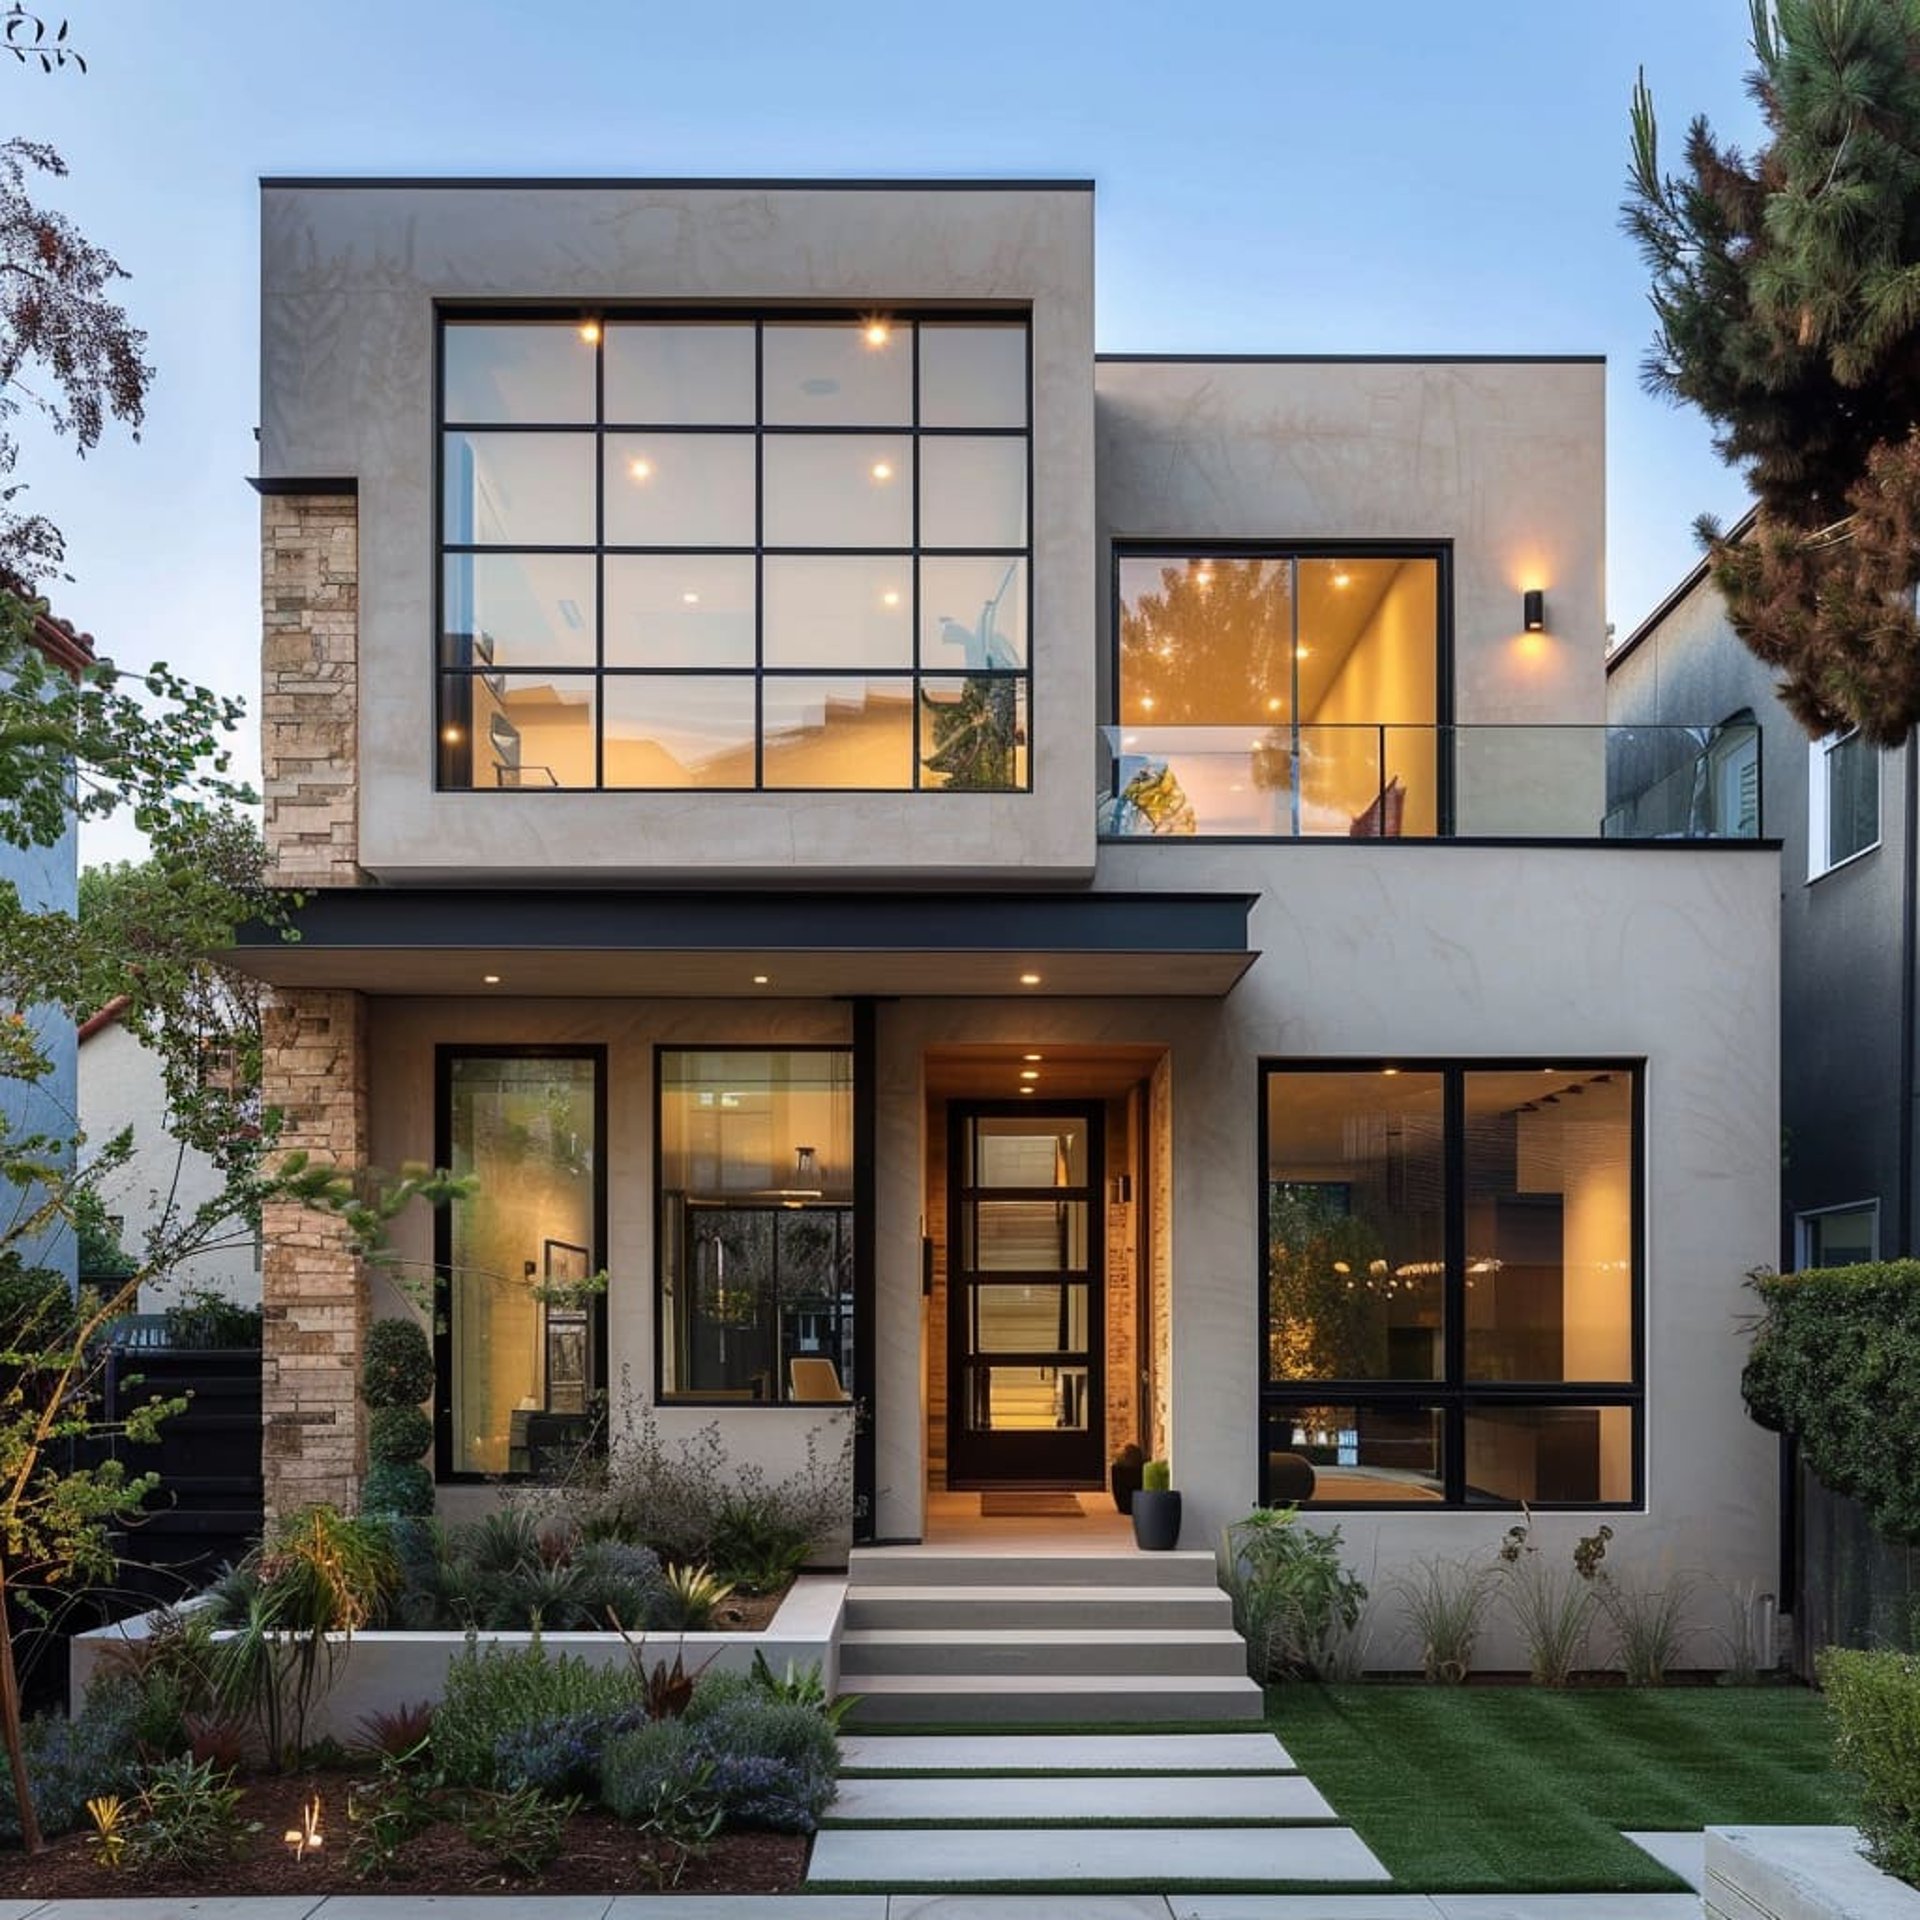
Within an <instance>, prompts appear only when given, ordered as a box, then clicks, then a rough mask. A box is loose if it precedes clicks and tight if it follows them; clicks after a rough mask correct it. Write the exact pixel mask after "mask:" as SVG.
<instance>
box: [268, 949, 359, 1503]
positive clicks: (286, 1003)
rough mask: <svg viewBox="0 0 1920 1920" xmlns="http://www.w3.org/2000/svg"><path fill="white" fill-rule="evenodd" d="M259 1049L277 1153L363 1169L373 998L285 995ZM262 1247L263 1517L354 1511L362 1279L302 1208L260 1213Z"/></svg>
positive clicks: (342, 1247)
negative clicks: (274, 1114) (316, 1506)
mask: <svg viewBox="0 0 1920 1920" xmlns="http://www.w3.org/2000/svg"><path fill="white" fill-rule="evenodd" d="M262 1038H263V1042H264V1046H263V1054H264V1070H263V1091H264V1094H265V1097H266V1102H267V1104H268V1106H270V1107H278V1108H279V1109H280V1110H281V1112H282V1114H283V1115H284V1124H283V1127H282V1130H281V1135H280V1144H281V1146H282V1147H283V1148H295V1147H302V1148H305V1149H306V1151H307V1152H309V1153H310V1154H312V1155H313V1157H314V1158H315V1159H316V1160H326V1161H331V1162H333V1163H334V1164H336V1165H338V1166H343V1167H361V1166H364V1165H365V1164H366V1158H367V1009H366V999H365V996H364V995H362V994H358V993H341V992H335V991H331V990H328V989H322V988H316V987H290V988H277V989H275V990H274V992H273V994H272V996H271V998H270V999H269V1001H268V1004H267V1007H266V1010H265V1014H264V1020H263V1034H262ZM261 1240H262V1249H263V1250H262V1261H261V1267H262V1271H261V1299H262V1303H263V1305H264V1307H265V1310H266V1311H265V1324H264V1327H263V1329H262V1346H263V1349H264V1351H263V1353H262V1356H261V1364H262V1379H261V1393H262V1400H263V1413H264V1418H265V1424H266V1436H265V1448H264V1455H265V1458H264V1463H263V1464H264V1471H265V1474H266V1483H267V1486H266V1502H267V1512H268V1514H269V1515H273V1514H278V1513H288V1512H291V1511H293V1510H294V1509H295V1508H298V1507H303V1506H307V1505H309V1504H311V1503H312V1502H314V1501H317V1500H326V1501H331V1502H333V1503H334V1504H335V1505H338V1506H342V1507H347V1508H349V1509H351V1507H352V1506H353V1504H354V1502H355V1498H356V1496H357V1494H358V1492H359V1486H360V1472H361V1468H362V1465H363V1463H364V1458H365V1445H364V1441H363V1437H362V1433H361V1408H360V1401H359V1397H358V1396H359V1385H360V1352H361V1347H362V1345H363V1343H364V1339H365V1335H366V1325H367V1283H366V1275H365V1273H364V1272H363V1271H362V1268H361V1263H360V1262H359V1260H357V1259H356V1258H355V1257H354V1255H353V1254H352V1252H351V1251H350V1250H349V1248H348V1246H347V1242H346V1236H345V1233H344V1232H343V1230H342V1229H341V1227H340V1225H339V1224H338V1222H336V1221H334V1220H333V1219H331V1218H329V1217H328V1216H327V1215H325V1214H322V1213H316V1212H314V1211H313V1210H312V1209H311V1208H308V1207H303V1206H301V1205H299V1204H298V1203H296V1202H288V1201H281V1202H276V1203H274V1204H271V1205H269V1206H267V1207H266V1208H265V1209H263V1212H262V1218H261Z"/></svg>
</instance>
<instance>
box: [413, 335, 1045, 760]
mask: <svg viewBox="0 0 1920 1920" xmlns="http://www.w3.org/2000/svg"><path fill="white" fill-rule="evenodd" d="M876 314H879V315H881V316H882V317H884V319H885V321H886V324H887V325H888V326H890V327H900V326H904V327H911V328H912V329H913V358H912V366H911V370H910V375H909V380H910V386H911V390H912V419H911V422H910V423H909V424H907V425H904V426H887V427H874V426H832V425H824V424H819V423H808V424H802V425H782V424H769V423H768V422H767V420H766V419H765V413H766V393H765V381H764V374H763V368H764V358H765V355H764V338H765V330H766V328H767V327H768V326H770V325H775V326H777V325H781V324H793V323H801V324H805V323H808V322H813V323H819V324H844V323H851V324H859V323H862V322H871V321H872V320H873V319H874V317H875V316H876ZM672 321H706V322H724V323H730V324H734V325H740V326H751V327H752V328H753V330H754V421H753V423H752V424H751V425H713V424H704V425H702V424H687V423H660V422H648V421H627V420H618V421H610V420H609V419H608V418H607V415H606V405H605V396H606V373H605V360H606V328H607V327H608V326H617V325H620V324H623V323H641V324H645V323H648V322H672ZM922 321H925V322H928V323H931V324H934V325H954V326H963V325H967V324H975V325H982V326H1003V327H1004V326H1011V325H1016V324H1017V325H1018V327H1019V329H1020V333H1021V336H1022V339H1023V342H1024V344H1025V350H1026V352H1025V358H1026V424H1025V425H1024V426H1022V427H936V426H927V425H923V424H922V422H921V418H920V412H921V399H920V338H921V335H920V323H921V322H922ZM489 322H491V323H493V324H496V325H497V324H511V323H515V322H524V323H547V324H555V325H559V324H565V325H571V326H573V327H575V328H585V327H588V326H591V327H595V328H598V329H599V333H598V336H597V337H596V338H595V339H594V340H593V341H592V343H591V345H592V351H593V355H594V417H593V420H592V422H591V423H590V424H589V423H586V422H582V421H567V422H545V423H542V422H533V421H517V422H512V423H506V424H496V423H489V422H484V421H473V420H450V419H449V418H448V417H447V411H446V337H447V330H448V328H449V326H450V325H451V326H458V325H460V324H463V323H466V324H476V323H477V324H485V323H489ZM583 344H584V343H583ZM457 432H473V433H482V432H485V433H503V434H506V433H554V432H567V433H575V434H580V435H582V436H583V437H585V436H589V435H590V436H591V438H592V441H593V446H594V453H595V465H594V483H593V484H594V538H593V542H592V544H591V545H588V546H578V545H561V546H548V545H539V544H529V545H522V546H484V545H481V544H479V543H476V542H470V541H449V540H448V539H447V538H446V494H445V488H446V446H447V439H448V436H449V434H452V433H457ZM625 433H660V434H685V435H703V436H704V435H713V434H722V435H734V436H740V435H745V436H750V437H751V438H752V441H753V446H754V542H753V544H752V545H751V546H747V547H738V546H728V547H710V546H664V547H646V546H609V545H608V544H607V540H606V500H605V489H606V461H605V442H606V439H607V437H608V436H609V435H610V434H625ZM876 434H887V435H892V436H896V437H902V438H905V439H907V440H909V441H910V442H911V443H912V447H913V454H912V465H913V501H912V523H911V544H910V545H909V546H908V547H907V548H905V549H899V548H891V547H889V548H859V547H795V546H769V545H768V544H767V542H766V539H765V530H766V529H765V520H766V473H765V458H764V449H765V446H766V443H767V441H768V440H770V439H778V438H784V437H799V438H808V437H812V438H826V437H833V436H851V437H855V438H860V437H871V436H873V435H876ZM934 439H1018V440H1021V441H1022V442H1023V443H1024V445H1025V448H1026V509H1027V510H1026V541H1025V544H1024V545H1023V546H1021V547H1018V548H1013V547H967V548H962V547H934V548H923V547H922V546H921V543H920V501H921V492H922V481H921V461H920V451H919V450H920V444H921V442H922V441H923V440H934ZM1033 443H1034V371H1033V310H1032V307H1031V305H1030V304H1025V303H1018V304H1016V303H1007V304H1004V305H1000V306H992V305H979V304H975V305H971V306H965V307H951V308H942V307H929V306H927V305H925V304H924V303H921V304H916V303H912V302H902V303H898V304H892V303H888V302H885V301H878V300H875V301H868V302H865V303H863V304H861V305H859V306H857V307H856V306H847V305H833V306H818V307H805V306H801V307H796V306H778V305H762V304H754V303H744V304H741V305H734V306H726V305H721V306H714V305H704V306H687V305H683V306H663V305H660V304H657V303H655V304H647V303H644V302H641V303H625V304H623V303H619V302H604V303H598V304H593V305H587V306H582V305H553V304H527V305H515V306H501V305H499V304H497V303H495V304H491V305H488V304H471V303H464V302H458V303H456V302H447V301H440V302H436V303H435V306H434V315H433V482H432V484H433V501H432V517H433V534H432V543H433V544H432V569H433V595H432V601H433V632H432V636H431V651H430V656H429V658H430V671H431V673H432V675H433V691H432V699H431V701H430V707H431V710H432V713H433V742H432V747H431V751H432V756H433V787H434V790H435V791H436V792H438V793H462V794H465V793H475V794H478V793H511V794H516V795H518V794H533V793H561V794H583V793H605V794H635V795H639V794H657V793H671V794H676V795H689V794H705V795H712V796H721V795H728V794H736V795H737V794H749V793H750V794H774V795H798V794H827V793H832V794H850V793H915V794H920V793H952V794H973V795H979V794H982V793H988V794H995V795H999V794H1023V793H1031V792H1032V791H1033V790H1034V757H1035V756H1034V741H1035V739H1036V738H1037V735H1038V725H1037V718H1036V704H1035V703H1036V701H1037V699H1038V693H1039V678H1040V677H1039V674H1038V672H1037V670H1036V664H1035V655H1036V653H1037V652H1038V647H1039V640H1038V635H1037V633H1036V632H1035V628H1034V604H1035V593H1034V551H1035V539H1034V529H1035V524H1036V517H1037V503H1036V500H1035V493H1034V453H1033ZM489 552H492V553H514V554H522V553H524V554H559V555H580V556H591V558H592V560H593V563H594V614H595V621H594V664H593V665H592V666H591V667H581V668H573V667H559V668H520V669H514V668H507V669H498V668H494V667H492V666H490V665H486V664H474V663H471V662H469V663H468V664H466V665H464V666H461V667H450V666H449V665H448V664H447V663H446V659H445V649H446V639H447V633H446V576H447V560H448V557H449V556H450V555H459V554H467V553H489ZM609 554H614V555H620V554H640V555H647V554H659V555H672V554H688V555H699V556H701V557H705V558H713V557H723V556H738V557H742V558H751V559H752V561H753V567H754V658H753V664H752V666H751V667H712V666H692V667H609V666H608V665H607V664H606V645H607V641H606V598H607V594H606V559H607V556H608V555H609ZM770 555H771V556H773V557H775V558H784V557H788V556H797V557H808V556H816V557H819V556H824V557H831V558H836V559H860V558H863V557H885V558H890V559H903V560H905V561H906V562H907V563H908V564H909V566H910V568H911V573H912V583H913V584H912V605H911V607H910V609H909V615H908V619H909V626H910V630H911V632H912V636H913V657H912V660H911V663H910V664H909V665H907V666H905V667H901V668H874V669H869V668H842V669H836V668H830V667H769V666H768V665H767V664H766V611H765V607H766V595H765V577H764V576H765V562H766V560H767V558H768V557H769V556H770ZM929 559H933V560H948V559H951V560H967V559H1004V560H1008V561H1017V562H1018V563H1019V564H1020V565H1021V566H1023V567H1024V569H1025V631H1026V663H1025V665H1024V666H1023V667H1021V668H1019V669H1017V670H1014V669H993V668H989V669H982V670H969V669H965V668H951V669H942V668H938V667H926V666H923V665H922V662H921V647H922V632H921V614H922V607H921V590H920V580H921V567H922V564H923V562H925V561H926V560H929ZM516 675H525V676H527V677H529V678H538V677H542V676H544V677H546V678H549V679H554V678H559V679H573V678H583V677H584V678H590V679H591V680H592V681H593V684H594V779H593V784H592V785H590V786H553V787H540V786H518V785H515V786H492V787H489V786H484V785H481V784H479V783H477V782H476V781H474V780H473V779H472V778H471V773H469V778H468V779H467V780H466V781H464V782H462V781H460V780H457V779H453V778H450V777H449V769H450V763H451V762H453V761H455V760H457V757H458V755H457V750H456V751H455V752H453V753H450V752H449V751H448V750H447V740H448V734H449V729H450V727H455V726H459V725H461V723H462V720H463V719H464V722H465V725H464V733H465V751H466V752H467V753H468V754H469V755H470V754H471V751H472V745H473V742H472V732H473V729H472V724H471V703H469V711H468V712H467V714H466V715H465V716H458V715H453V714H450V713H449V710H448V707H447V692H448V687H449V685H450V683H452V682H454V681H459V680H468V681H472V680H480V679H488V680H492V681H496V682H497V681H499V680H501V679H504V678H511V677H515V676H516ZM675 677H678V678H683V679H739V680H742V681H750V682H751V684H752V687H753V782H752V784H751V785H741V786H728V787H699V786H677V787H634V786H608V785H607V784H606V780H605V776H606V720H605V704H604V701H603V700H602V699H601V689H602V688H603V687H604V686H605V685H606V684H607V682H608V681H610V680H621V679H630V680H644V679H667V678H675ZM782 679H787V680H821V679H862V680H866V681H892V682H897V683H899V684H901V685H903V686H905V687H907V688H908V689H909V691H910V702H911V704H910V712H911V717H912V720H911V746H910V755H909V758H910V763H911V771H912V778H911V781H910V783H909V784H908V785H905V786H835V787H799V786H787V785H781V786H769V785H767V784H766V701H765V689H766V685H767V683H768V682H769V681H776V680H782ZM972 681H981V682H987V683H992V684H1000V683H1006V684H1011V685H1012V686H1013V688H1014V690H1015V698H1016V701H1017V702H1024V714H1025V719H1024V725H1023V727H1022V729H1021V734H1022V737H1021V739H1020V741H1019V746H1020V751H1021V755H1022V758H1023V760H1024V778H1023V779H1022V780H1021V781H1020V782H1019V783H1018V784H1016V785H1011V786H1006V787H993V788H977V787H951V786H946V785H939V784H930V783H929V782H928V781H927V780H926V779H925V778H924V775H925V768H924V766H923V752H922V744H921V735H922V721H923V689H924V687H925V686H926V685H927V684H928V683H933V684H946V683H953V682H972Z"/></svg>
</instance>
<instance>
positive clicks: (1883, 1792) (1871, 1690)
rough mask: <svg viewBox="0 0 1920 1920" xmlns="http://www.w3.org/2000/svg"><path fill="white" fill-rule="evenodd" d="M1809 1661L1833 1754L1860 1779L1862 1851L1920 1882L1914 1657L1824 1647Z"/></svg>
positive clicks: (1918, 1682) (1917, 1663) (1918, 1707)
mask: <svg viewBox="0 0 1920 1920" xmlns="http://www.w3.org/2000/svg"><path fill="white" fill-rule="evenodd" d="M1816 1664H1817V1667H1818V1671H1819V1675H1820V1684H1821V1685H1822V1686H1823V1687H1824V1688H1825V1689H1826V1691H1827V1705H1828V1707H1829V1708H1830V1709H1831V1711H1832V1714H1833V1722H1834V1755H1835V1758H1836V1759H1837V1760H1838V1761H1839V1763H1840V1765H1841V1766H1842V1767H1843V1768H1844V1769H1845V1770H1846V1771H1847V1772H1849V1773H1852V1774H1856V1775H1857V1776H1858V1777H1859V1779H1860V1783H1861V1806H1860V1831H1861V1832H1862V1833H1863V1834H1865V1835H1866V1837H1867V1846H1868V1850H1869V1851H1870V1852H1871V1853H1872V1855H1873V1858H1874V1861H1875V1863H1876V1864H1877V1865H1879V1866H1882V1867H1884V1868H1885V1869H1886V1870H1887V1872H1889V1873H1893V1874H1898V1875H1899V1877H1900V1878H1901V1879H1902V1880H1907V1881H1911V1882H1914V1883H1915V1884H1920V1659H1917V1658H1916V1657H1915V1656H1914V1655H1912V1654H1910V1653H1882V1652H1874V1653H1857V1652H1853V1651H1850V1650H1848V1649H1846V1648H1843V1647H1829V1648H1827V1650H1826V1651H1825V1652H1824V1653H1822V1654H1821V1655H1820V1658H1819V1660H1818V1662H1817V1663H1816Z"/></svg>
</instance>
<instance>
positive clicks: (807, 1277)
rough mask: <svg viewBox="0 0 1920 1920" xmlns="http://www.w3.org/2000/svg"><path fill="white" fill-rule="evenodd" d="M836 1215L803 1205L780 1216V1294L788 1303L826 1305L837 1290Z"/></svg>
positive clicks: (795, 1304)
mask: <svg viewBox="0 0 1920 1920" xmlns="http://www.w3.org/2000/svg"><path fill="white" fill-rule="evenodd" d="M836 1238H837V1236H836V1233H835V1229H834V1215H833V1214H831V1213H826V1212H815V1211H812V1210H809V1209H804V1208H803V1209H802V1210H800V1211H798V1212H788V1213H783V1214H781V1216H780V1298H781V1302H782V1304H783V1305H786V1306H789V1307H824V1306H826V1305H828V1304H829V1303H830V1302H831V1301H832V1299H833V1294H834V1282H835V1270H836V1266H837V1262H836V1261H835V1259H834V1254H835V1251H836V1248H835V1242H836Z"/></svg>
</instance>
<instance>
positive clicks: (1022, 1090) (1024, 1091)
mask: <svg viewBox="0 0 1920 1920" xmlns="http://www.w3.org/2000/svg"><path fill="white" fill-rule="evenodd" d="M1020 1091H1021V1092H1022V1093H1031V1092H1032V1091H1033V1089H1032V1088H1031V1087H1022V1088H1021V1089H1020Z"/></svg>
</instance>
